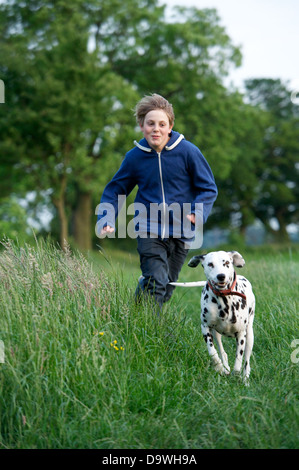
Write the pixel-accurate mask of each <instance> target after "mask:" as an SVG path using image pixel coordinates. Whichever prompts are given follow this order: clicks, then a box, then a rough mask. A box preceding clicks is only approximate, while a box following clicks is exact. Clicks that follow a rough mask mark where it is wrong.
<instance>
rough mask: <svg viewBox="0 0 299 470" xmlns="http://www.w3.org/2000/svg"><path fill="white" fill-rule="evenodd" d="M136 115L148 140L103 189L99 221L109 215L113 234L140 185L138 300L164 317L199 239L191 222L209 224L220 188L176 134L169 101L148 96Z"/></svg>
mask: <svg viewBox="0 0 299 470" xmlns="http://www.w3.org/2000/svg"><path fill="white" fill-rule="evenodd" d="M135 115H136V119H137V123H138V124H139V126H140V129H141V131H142V133H143V136H144V138H143V139H142V140H141V141H140V142H139V143H138V142H136V141H135V142H134V143H135V148H133V149H132V150H130V151H129V152H128V153H127V154H126V156H125V159H124V160H123V163H122V165H121V167H120V169H119V170H118V172H117V173H116V174H115V175H114V177H113V178H112V180H111V181H110V183H108V185H107V186H106V188H105V189H104V193H103V195H102V199H101V204H100V207H102V208H103V211H100V212H99V217H98V220H99V221H101V219H102V218H103V212H106V213H107V215H108V219H107V221H106V223H105V225H104V226H102V228H101V230H100V233H101V235H102V236H103V235H106V234H108V233H113V232H114V230H115V220H114V214H116V216H117V206H118V196H119V195H125V196H127V195H128V194H129V193H130V192H131V191H132V189H133V188H134V187H135V186H136V185H138V192H137V195H136V198H135V204H136V208H137V212H138V224H137V225H138V231H137V243H138V248H137V249H138V253H139V256H140V267H141V271H142V276H141V278H139V281H138V287H137V290H136V296H137V297H138V296H139V295H141V294H142V293H144V292H146V293H149V294H150V295H152V296H153V298H154V299H155V301H156V303H157V305H158V309H159V310H160V311H161V309H162V305H163V303H164V302H167V301H168V300H169V299H170V297H171V295H172V292H173V290H174V287H173V286H170V285H169V282H175V281H177V279H178V276H179V273H180V270H181V268H182V266H183V264H184V261H185V259H186V256H187V253H188V248H189V246H190V242H191V241H192V239H193V238H194V230H193V231H192V230H191V231H190V230H188V227H186V225H188V223H187V224H186V222H187V220H186V219H188V221H189V225H190V223H191V224H193V226H194V224H195V222H196V221H197V220H198V218H201V219H202V220H201V222H202V223H204V222H205V221H206V219H207V217H208V215H209V213H210V211H211V209H212V206H213V203H214V201H215V199H216V197H217V187H216V184H215V181H214V177H213V174H212V171H211V169H210V167H209V165H208V163H207V161H206V160H205V158H204V157H203V155H202V154H201V152H200V150H199V149H198V148H197V147H196V146H195V145H193V144H192V143H190V142H188V141H186V140H185V138H184V136H183V135H182V134H179V133H178V132H175V131H173V130H172V128H173V125H174V112H173V108H172V105H171V104H170V103H169V102H168V101H167V100H166V99H165V98H163V97H162V96H160V95H158V94H155V93H154V94H152V95H150V96H145V97H144V98H143V99H142V100H141V101H140V102H139V103H138V104H137V106H136V108H135ZM107 203H108V205H107ZM109 204H112V206H113V208H114V210H115V212H114V211H112V212H113V214H112V213H110V214H109ZM112 206H110V207H112ZM186 207H187V209H189V210H188V213H187V212H186ZM110 212H111V211H110ZM98 223H99V222H98ZM136 227H137V226H136Z"/></svg>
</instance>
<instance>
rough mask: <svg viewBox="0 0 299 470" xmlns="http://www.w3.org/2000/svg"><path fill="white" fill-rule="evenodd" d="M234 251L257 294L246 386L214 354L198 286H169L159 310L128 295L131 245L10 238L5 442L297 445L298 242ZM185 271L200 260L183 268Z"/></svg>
mask: <svg viewBox="0 0 299 470" xmlns="http://www.w3.org/2000/svg"><path fill="white" fill-rule="evenodd" d="M242 254H243V256H244V257H245V260H246V266H245V267H244V268H243V269H242V273H244V275H245V276H246V277H248V278H249V279H250V281H251V282H252V284H253V287H254V291H255V295H256V298H257V309H256V317H255V323H254V332H255V344H254V349H253V356H252V364H251V365H252V373H251V378H250V387H245V386H244V385H243V384H242V381H241V380H240V378H239V377H235V376H228V377H221V376H220V375H217V374H216V373H215V372H214V371H213V370H212V368H211V366H210V362H209V358H208V353H207V350H206V346H205V344H204V341H203V339H202V337H201V332H200V316H199V311H200V294H201V288H196V289H183V288H181V289H179V288H177V289H176V291H175V293H174V295H173V298H172V300H171V301H170V302H169V304H167V306H166V308H165V311H164V314H163V317H162V318H161V319H160V320H158V319H157V318H156V317H155V316H153V314H152V309H151V305H150V304H149V303H146V302H145V303H144V304H142V305H138V306H136V305H135V304H134V290H135V286H136V280H137V278H138V276H139V274H140V272H139V267H138V259H137V256H135V255H128V254H125V253H121V252H116V251H115V250H113V251H112V250H111V252H110V253H109V254H108V255H107V256H106V257H104V256H103V255H101V254H99V253H96V254H94V253H93V254H90V255H89V256H88V257H87V259H85V258H84V257H83V256H82V255H76V254H72V253H71V252H70V250H67V251H66V252H62V251H60V250H58V249H56V248H54V247H53V246H52V245H51V244H49V243H45V242H38V243H37V244H36V245H35V246H34V247H30V246H28V245H24V246H22V247H19V246H17V245H16V244H13V243H11V242H6V243H5V247H4V248H3V250H2V252H0V281H1V282H0V296H1V327H0V340H1V341H2V343H1V344H2V346H3V347H4V351H2V353H3V354H2V363H1V364H0V407H1V410H0V419H1V423H0V448H14V449H15V448H18V449H20V448H23V449H24V448H38V449H49V448H52V449H60V448H89V449H93V448H99V449H214V448H218V449H235V448H241V449H260V448H266V449H274V448H288V449H292V448H298V444H299V416H298V414H299V412H298V372H299V364H298V362H299V351H298V352H296V350H295V349H294V343H293V346H292V341H293V340H294V339H299V331H298V287H299V286H298V271H299V269H298V268H299V252H298V250H294V249H293V250H290V251H286V252H279V251H273V253H271V252H270V251H269V252H268V254H265V253H264V252H263V251H256V252H252V253H250V252H249V251H248V253H242ZM191 279H192V280H202V279H203V271H202V269H201V268H198V269H197V270H191V269H190V268H188V267H187V266H186V267H184V268H183V270H182V272H181V276H180V280H182V281H183V280H184V281H188V280H191ZM224 345H225V348H226V350H227V352H228V355H229V358H230V364H232V363H233V360H234V351H235V344H234V341H232V340H231V339H229V338H228V339H227V340H226V341H224ZM297 348H298V345H297ZM2 349H3V348H2Z"/></svg>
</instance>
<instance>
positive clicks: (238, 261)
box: [228, 251, 245, 268]
mask: <svg viewBox="0 0 299 470" xmlns="http://www.w3.org/2000/svg"><path fill="white" fill-rule="evenodd" d="M228 254H229V255H230V256H232V258H233V263H234V266H236V267H237V268H243V266H244V264H245V260H244V258H243V256H242V255H240V253H238V252H237V251H229V252H228Z"/></svg>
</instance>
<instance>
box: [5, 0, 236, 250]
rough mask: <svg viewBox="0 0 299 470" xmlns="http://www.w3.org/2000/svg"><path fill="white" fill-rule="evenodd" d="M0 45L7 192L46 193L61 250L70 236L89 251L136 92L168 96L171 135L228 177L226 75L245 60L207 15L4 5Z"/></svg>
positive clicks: (85, 2)
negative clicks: (179, 135)
mask: <svg viewBox="0 0 299 470" xmlns="http://www.w3.org/2000/svg"><path fill="white" fill-rule="evenodd" d="M0 47H1V55H2V64H3V65H2V66H0V76H1V78H2V79H3V80H4V82H5V84H6V97H7V99H6V104H5V111H3V110H4V107H3V108H0V125H1V127H0V139H1V143H0V151H1V155H2V157H1V158H2V162H3V165H2V172H3V175H4V176H7V175H8V174H9V172H10V170H12V171H11V173H10V175H12V176H9V178H7V184H6V189H5V194H7V193H9V191H11V190H12V189H13V190H14V191H17V190H18V191H17V192H19V191H23V192H24V191H26V190H27V191H28V190H30V191H32V190H35V191H37V192H42V191H45V190H49V191H50V192H51V200H52V203H53V205H54V206H55V207H56V210H57V213H58V216H59V220H60V240H61V243H63V241H64V239H67V238H68V235H69V229H71V232H72V233H73V234H74V236H75V239H76V241H77V243H78V245H79V247H80V248H84V249H87V248H90V247H91V227H92V223H93V222H94V220H93V221H92V206H94V207H95V206H96V204H97V203H98V202H99V196H100V193H101V190H102V189H103V186H104V184H105V183H106V182H107V181H108V179H109V178H110V177H111V176H112V175H113V173H114V172H115V170H116V169H117V167H118V166H119V164H120V161H121V159H122V158H123V155H124V153H125V151H126V150H128V148H130V147H131V146H132V140H133V138H134V137H135V136H133V133H135V131H134V129H133V125H132V124H133V119H132V112H131V110H132V107H133V106H134V104H135V103H136V101H137V100H138V99H139V98H140V96H141V95H142V94H144V93H150V92H153V91H156V92H159V93H161V94H163V95H165V96H166V97H167V98H169V99H170V100H171V101H172V103H173V104H174V107H175V110H176V114H177V120H176V123H177V127H178V130H181V132H183V133H184V134H185V136H186V138H187V139H189V140H192V141H193V142H194V143H195V144H197V145H198V146H199V147H200V148H201V149H202V150H203V152H204V153H205V154H206V153H207V157H208V159H209V161H210V163H211V165H212V167H213V170H214V173H215V175H216V177H217V178H218V179H225V178H226V177H227V176H228V175H229V173H230V170H231V168H232V165H233V163H234V162H235V161H236V159H237V157H238V150H237V149H236V146H235V143H236V141H235V134H234V131H233V130H232V124H233V121H232V120H231V107H232V106H233V107H234V108H235V112H236V113H237V108H238V103H239V101H238V100H239V98H238V96H235V95H234V94H231V93H229V92H228V91H227V90H226V89H225V88H224V87H223V85H222V78H223V76H225V74H226V73H227V70H228V68H229V67H230V66H235V65H238V64H239V63H240V57H241V56H240V52H239V50H238V49H237V48H235V47H234V46H233V45H232V44H231V41H230V39H229V37H228V36H227V34H226V32H225V30H224V28H223V27H222V26H220V25H219V18H218V16H217V14H216V11H215V10H197V9H194V8H192V9H187V8H178V9H177V10H176V11H175V16H174V17H173V18H172V19H171V20H167V19H166V16H165V7H164V6H161V5H159V4H158V2H157V0H127V1H126V2H123V1H121V0H101V1H100V0H74V1H73V2H71V3H70V2H68V1H67V0H59V1H55V2H53V1H49V0H47V1H41V0H22V1H21V0H11V1H10V2H6V3H4V4H1V5H0ZM234 119H236V118H235V117H233V120H234ZM20 176H21V178H20ZM20 180H21V181H22V186H17V183H16V182H17V181H20ZM3 191H4V190H3ZM49 191H48V193H49ZM71 220H72V224H71Z"/></svg>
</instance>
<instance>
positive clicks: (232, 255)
mask: <svg viewBox="0 0 299 470" xmlns="http://www.w3.org/2000/svg"><path fill="white" fill-rule="evenodd" d="M199 263H201V265H202V266H203V268H204V272H205V275H206V277H207V279H208V281H210V282H211V283H212V285H213V286H214V287H215V288H216V289H225V288H226V287H227V286H228V285H229V284H231V283H232V281H233V279H234V271H235V270H234V266H236V267H238V268H242V267H243V266H244V264H245V261H244V259H243V257H242V255H240V253H238V252H237V251H214V252H212V253H208V254H207V255H197V256H193V258H191V260H190V261H189V263H188V266H190V267H191V268H195V267H196V266H198V264H199Z"/></svg>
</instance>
